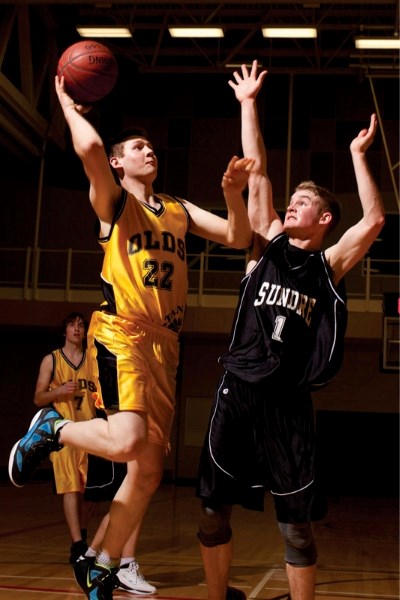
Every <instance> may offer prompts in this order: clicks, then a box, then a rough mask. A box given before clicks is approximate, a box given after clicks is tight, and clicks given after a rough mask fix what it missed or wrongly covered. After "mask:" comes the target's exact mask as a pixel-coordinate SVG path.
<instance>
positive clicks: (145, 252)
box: [99, 190, 189, 333]
mask: <svg viewBox="0 0 400 600" xmlns="http://www.w3.org/2000/svg"><path fill="white" fill-rule="evenodd" d="M156 198H157V199H158V200H159V202H160V205H159V207H157V208H153V207H151V206H149V205H147V204H145V203H143V202H140V201H138V200H136V198H135V197H134V196H133V195H132V194H129V193H128V192H126V191H125V190H124V191H123V192H122V196H121V205H120V207H119V209H118V211H117V214H116V216H115V220H114V223H113V226H112V229H111V232H110V235H109V237H108V238H103V239H100V240H99V241H100V243H101V245H102V247H103V249H104V252H105V256H104V261H103V268H102V273H101V278H102V288H103V294H104V297H105V300H106V302H105V304H104V305H102V308H103V309H104V310H107V311H108V312H110V313H112V314H116V315H119V316H120V317H122V318H124V319H127V320H128V321H142V322H143V321H144V322H147V323H151V324H152V325H153V326H156V327H161V328H164V329H168V330H169V331H172V332H175V333H178V332H179V331H180V329H181V327H182V323H183V318H184V314H185V310H186V297H187V288H188V282H187V265H186V246H185V235H186V233H187V230H188V227H189V215H188V212H187V211H186V209H185V208H184V206H183V204H182V203H181V202H180V201H179V200H177V199H175V198H172V197H171V196H167V195H165V194H159V195H157V196H156Z"/></svg>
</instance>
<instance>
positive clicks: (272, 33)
mask: <svg viewBox="0 0 400 600" xmlns="http://www.w3.org/2000/svg"><path fill="white" fill-rule="evenodd" d="M262 33H263V36H264V37H266V38H316V37H317V29H316V27H263V28H262Z"/></svg>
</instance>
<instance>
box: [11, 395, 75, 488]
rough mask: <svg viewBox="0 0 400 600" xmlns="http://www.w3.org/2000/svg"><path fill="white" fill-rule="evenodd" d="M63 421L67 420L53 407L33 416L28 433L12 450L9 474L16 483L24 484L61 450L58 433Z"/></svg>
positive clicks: (20, 485) (19, 485)
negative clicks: (51, 456)
mask: <svg viewBox="0 0 400 600" xmlns="http://www.w3.org/2000/svg"><path fill="white" fill-rule="evenodd" d="M61 422H64V423H66V420H65V419H64V418H63V417H62V416H61V415H60V413H58V412H57V411H56V410H54V408H51V407H46V408H42V409H41V410H39V412H37V413H36V415H35V416H34V417H33V419H32V421H31V424H30V425H29V429H28V431H27V433H26V434H25V435H24V437H23V438H21V439H20V440H19V441H18V442H16V443H15V444H14V446H13V448H12V450H11V452H10V458H9V461H8V474H9V476H10V479H11V481H12V483H13V484H14V485H16V486H17V487H22V486H24V485H25V484H26V482H27V481H28V480H29V479H30V478H31V476H32V475H33V472H34V471H35V470H36V469H37V468H38V467H39V466H40V465H41V464H42V463H43V462H44V461H45V460H46V458H47V457H48V456H49V454H50V453H51V452H57V451H58V450H61V448H62V446H61V445H60V444H59V443H58V441H57V435H56V432H57V429H58V428H57V424H59V423H61Z"/></svg>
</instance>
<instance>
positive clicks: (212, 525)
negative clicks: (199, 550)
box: [197, 505, 232, 548]
mask: <svg viewBox="0 0 400 600" xmlns="http://www.w3.org/2000/svg"><path fill="white" fill-rule="evenodd" d="M231 510H232V508H231V507H230V506H222V507H221V508H219V509H218V510H214V509H212V508H209V507H208V506H204V505H202V507H201V513H200V521H199V531H198V533H197V537H198V538H199V540H200V542H201V543H202V544H203V546H207V547H208V548H212V547H213V546H220V545H221V544H227V543H228V542H229V540H230V539H231V537H232V529H231V527H230V516H231Z"/></svg>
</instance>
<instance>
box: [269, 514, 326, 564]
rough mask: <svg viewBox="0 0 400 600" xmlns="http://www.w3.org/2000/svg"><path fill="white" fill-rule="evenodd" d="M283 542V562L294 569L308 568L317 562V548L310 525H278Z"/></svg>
mask: <svg viewBox="0 0 400 600" xmlns="http://www.w3.org/2000/svg"><path fill="white" fill-rule="evenodd" d="M278 525H279V529H280V531H281V534H282V536H283V539H284V541H285V561H286V562H287V563H288V564H289V565H292V566H294V567H310V566H312V565H315V563H316V562H317V548H316V546H315V541H314V535H313V532H312V528H311V523H278Z"/></svg>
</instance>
